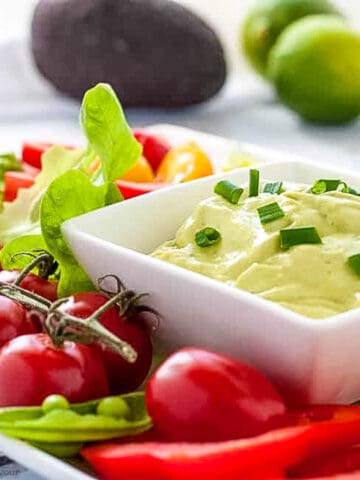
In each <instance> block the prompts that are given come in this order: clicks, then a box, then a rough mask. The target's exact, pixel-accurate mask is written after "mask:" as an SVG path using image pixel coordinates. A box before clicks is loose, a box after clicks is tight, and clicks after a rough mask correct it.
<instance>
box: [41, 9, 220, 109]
mask: <svg viewBox="0 0 360 480" xmlns="http://www.w3.org/2000/svg"><path fill="white" fill-rule="evenodd" d="M32 51H33V55H34V59H35V63H36V65H37V67H38V69H39V70H40V72H41V73H42V74H43V75H44V76H45V77H46V78H47V79H48V80H49V81H50V82H51V83H52V84H53V85H54V86H55V87H56V88H57V89H58V90H60V91H61V92H63V93H65V94H67V95H69V96H71V97H74V98H78V99H80V98H81V97H82V96H83V94H84V92H85V91H86V90H87V89H88V88H89V87H92V86H93V85H95V84H96V83H98V82H108V83H111V85H112V86H113V88H114V89H115V90H116V92H117V94H118V95H119V97H120V100H121V103H122V104H123V105H124V106H127V107H130V106H134V107H169V108H174V107H182V106H187V105H193V104H197V103H200V102H203V101H205V100H207V99H209V98H210V97H212V96H213V95H215V94H216V93H217V92H218V91H219V90H220V89H221V87H222V86H223V84H224V82H225V78H226V64H225V57H224V51H223V48H222V46H221V43H220V41H219V39H218V37H217V35H216V34H215V32H214V31H213V30H212V29H211V28H210V27H209V26H208V25H207V24H206V23H205V22H204V21H203V20H202V19H201V18H199V17H198V16H196V15H195V14H193V13H192V12H191V11H189V10H187V9H185V8H184V7H182V6H180V5H179V4H177V3H175V2H172V1H169V0H40V1H39V3H38V4H37V7H36V9H35V12H34V17H33V22H32Z"/></svg>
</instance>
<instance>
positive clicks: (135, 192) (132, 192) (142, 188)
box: [115, 180, 168, 200]
mask: <svg viewBox="0 0 360 480" xmlns="http://www.w3.org/2000/svg"><path fill="white" fill-rule="evenodd" d="M115 184H116V185H117V187H118V189H119V190H120V192H121V194H122V196H123V197H124V199H125V200H126V199H128V198H133V197H138V196H139V195H144V193H150V192H154V191H156V190H159V189H160V188H164V187H167V186H168V184H167V183H137V182H127V181H125V180H116V182H115Z"/></svg>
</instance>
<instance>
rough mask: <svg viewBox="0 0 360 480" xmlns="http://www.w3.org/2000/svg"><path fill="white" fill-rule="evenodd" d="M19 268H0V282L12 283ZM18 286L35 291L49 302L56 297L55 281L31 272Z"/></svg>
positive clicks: (18, 272)
mask: <svg viewBox="0 0 360 480" xmlns="http://www.w3.org/2000/svg"><path fill="white" fill-rule="evenodd" d="M19 274H20V271H19V270H1V271H0V282H6V283H14V281H15V280H16V279H17V277H18V276H19ZM20 287H21V288H23V289H25V290H28V291H29V292H33V293H36V294H37V295H40V296H41V297H44V298H47V299H48V300H50V302H54V301H55V300H56V299H57V298H58V297H57V282H55V281H53V280H48V279H46V278H43V277H39V276H38V275H35V274H33V273H28V274H27V275H26V277H25V278H24V279H23V280H22V281H21V283H20Z"/></svg>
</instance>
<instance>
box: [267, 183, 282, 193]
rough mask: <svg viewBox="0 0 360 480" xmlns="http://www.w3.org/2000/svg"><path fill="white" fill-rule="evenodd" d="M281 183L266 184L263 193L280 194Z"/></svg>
mask: <svg viewBox="0 0 360 480" xmlns="http://www.w3.org/2000/svg"><path fill="white" fill-rule="evenodd" d="M282 186H283V182H274V183H267V184H266V185H265V187H264V190H263V192H264V193H272V194H275V193H276V194H278V195H279V194H280V193H281V190H282Z"/></svg>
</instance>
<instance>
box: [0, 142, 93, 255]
mask: <svg viewBox="0 0 360 480" xmlns="http://www.w3.org/2000/svg"><path fill="white" fill-rule="evenodd" d="M84 154H85V150H83V149H76V150H66V149H65V148H63V147H53V148H51V149H50V150H48V151H47V152H46V153H45V154H44V155H43V157H42V170H41V172H40V173H39V175H37V177H36V179H35V184H34V185H33V186H32V187H30V188H22V189H20V190H19V193H18V197H17V199H16V200H14V201H13V202H4V205H3V210H2V212H1V214H0V243H1V244H2V245H5V244H6V243H8V242H10V241H11V240H13V239H14V238H17V237H20V236H22V235H32V234H40V233H41V230H40V204H41V200H42V197H43V195H44V193H45V191H46V188H47V187H48V186H49V185H50V183H51V182H52V181H53V180H54V179H55V178H57V177H58V176H59V175H62V174H63V173H65V172H67V171H68V170H70V169H73V168H80V166H81V165H82V161H83V158H84Z"/></svg>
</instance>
